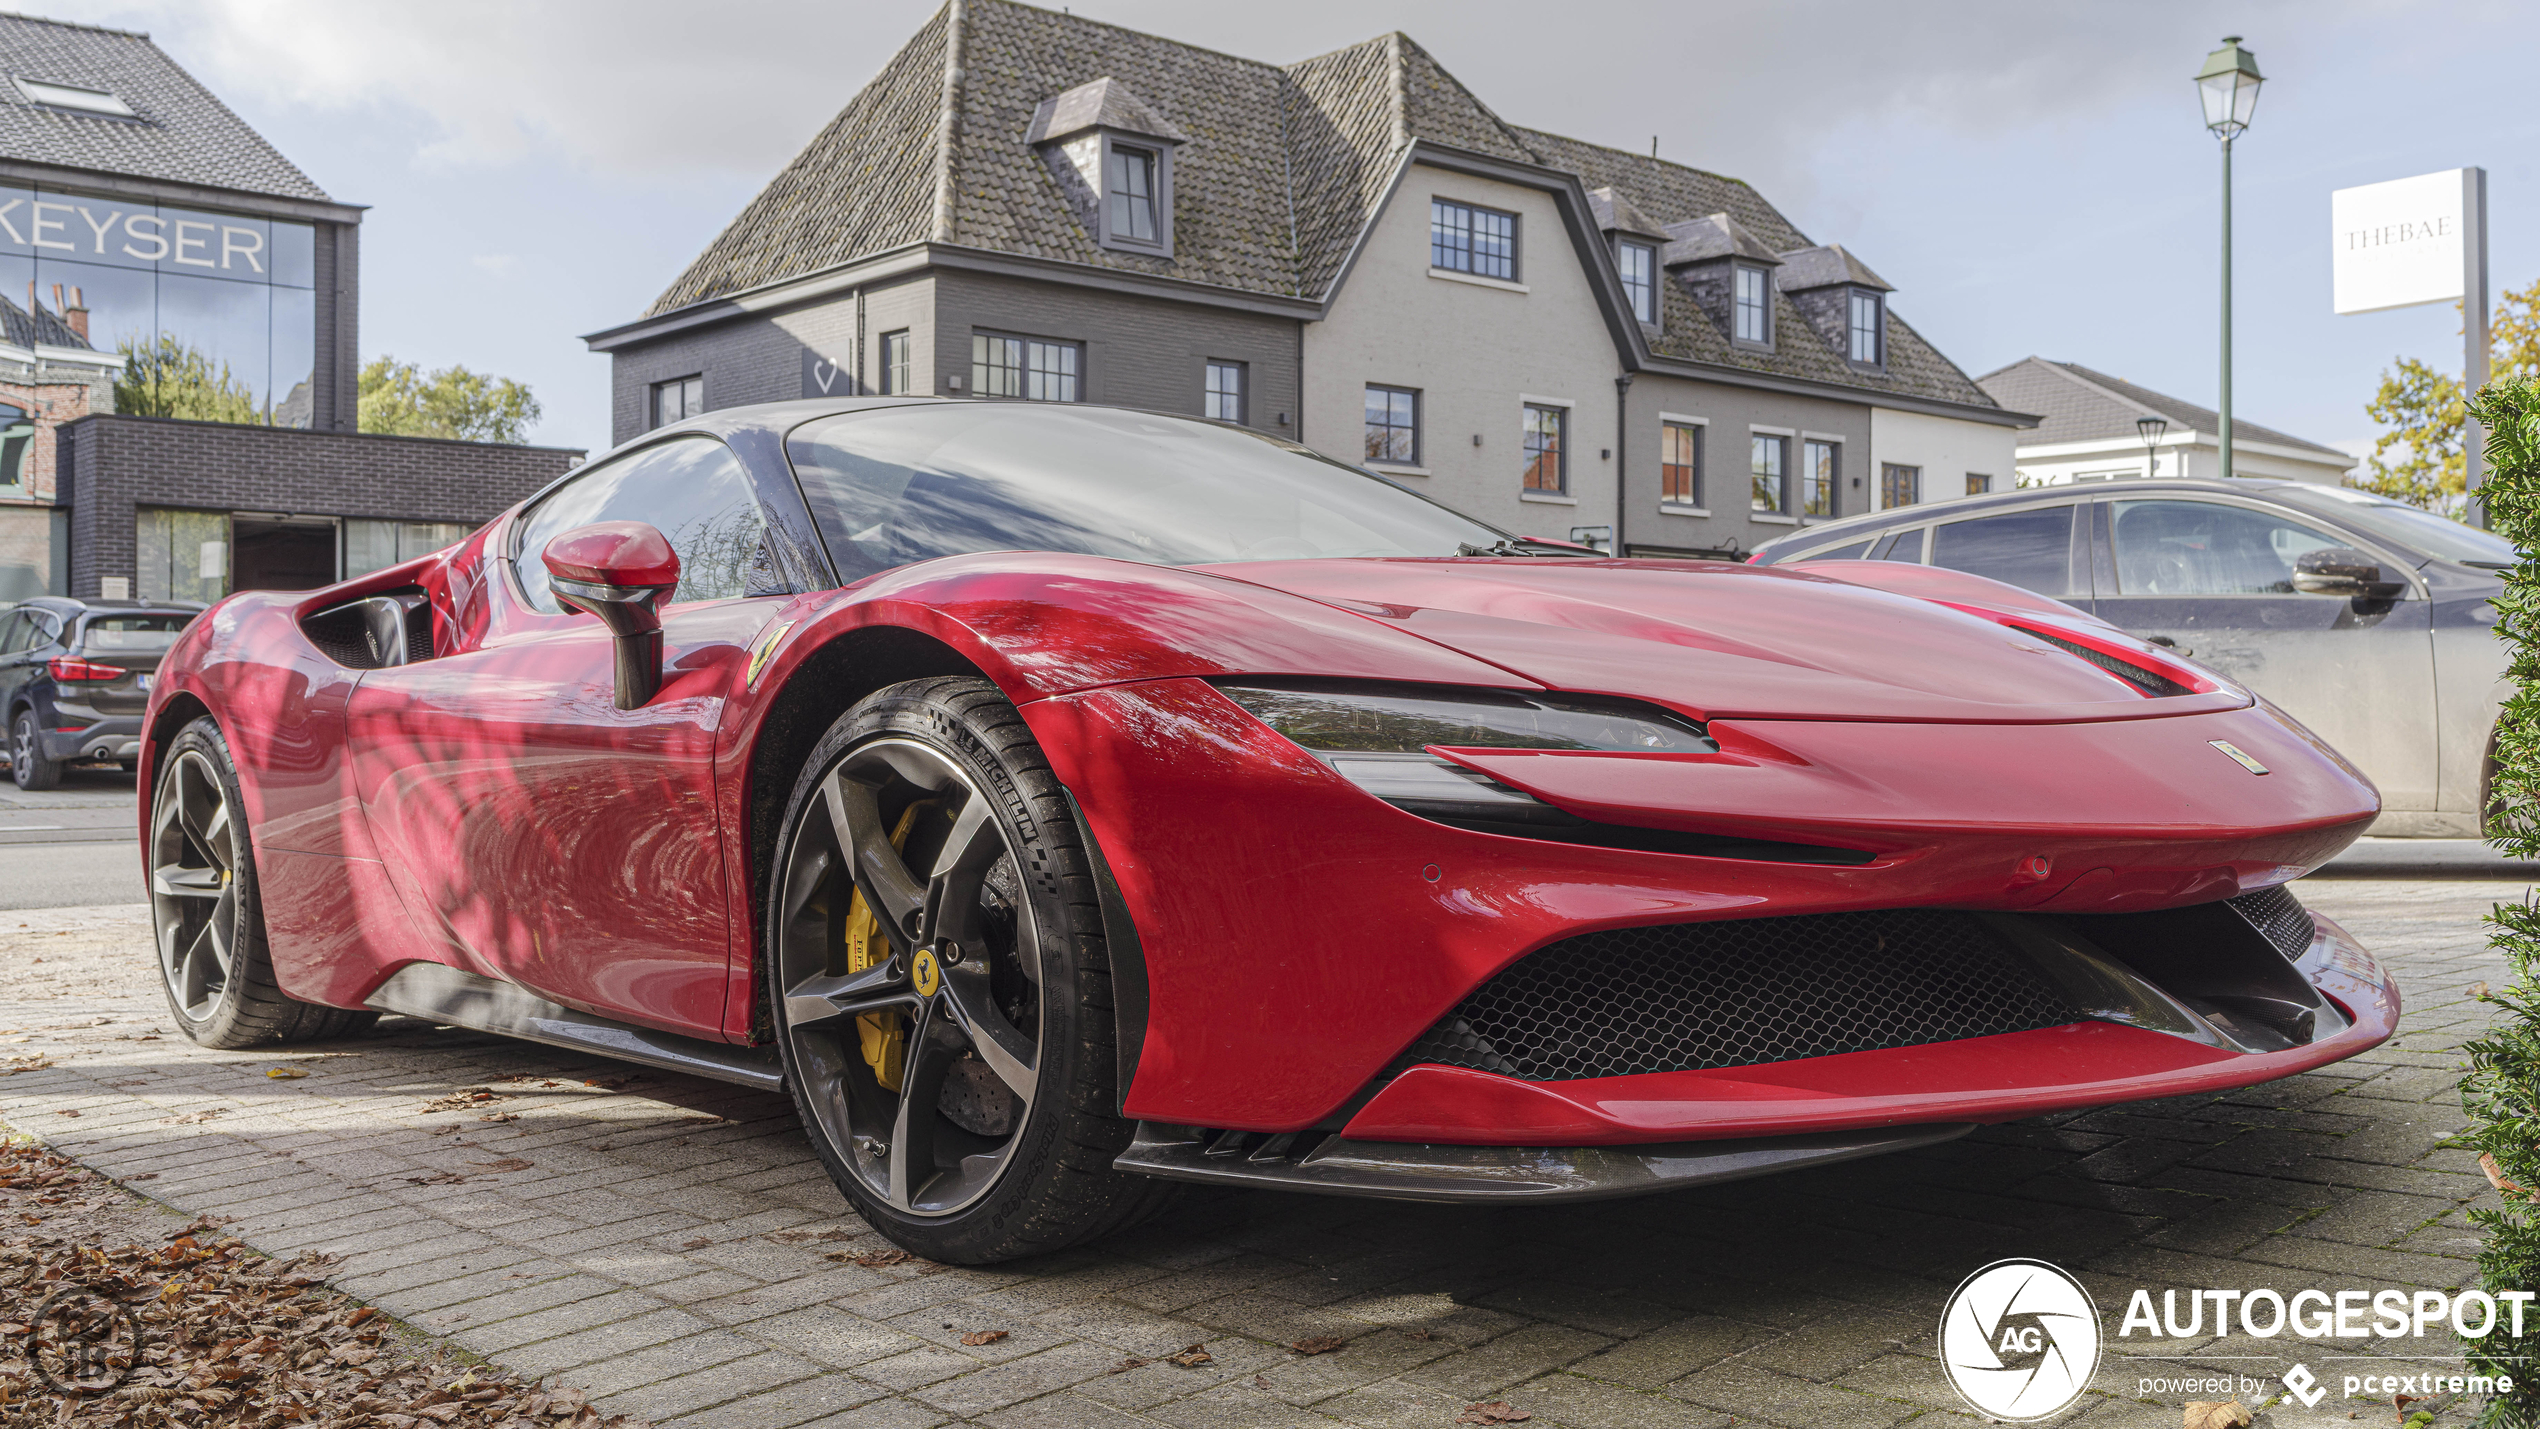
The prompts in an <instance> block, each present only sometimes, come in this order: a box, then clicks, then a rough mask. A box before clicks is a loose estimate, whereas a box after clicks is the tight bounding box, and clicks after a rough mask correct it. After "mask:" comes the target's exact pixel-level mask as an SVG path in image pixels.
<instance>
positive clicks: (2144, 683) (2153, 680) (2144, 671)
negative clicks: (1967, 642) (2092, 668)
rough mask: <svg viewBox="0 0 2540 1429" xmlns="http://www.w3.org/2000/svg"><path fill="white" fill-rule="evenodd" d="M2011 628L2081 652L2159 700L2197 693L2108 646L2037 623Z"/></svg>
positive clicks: (2093, 661)
mask: <svg viewBox="0 0 2540 1429" xmlns="http://www.w3.org/2000/svg"><path fill="white" fill-rule="evenodd" d="M2011 628H2012V629H2013V630H2016V631H2018V632H2020V633H2021V634H2022V635H2026V636H2028V637H2030V638H2031V639H2034V640H2043V641H2045V642H2046V643H2047V644H2049V645H2052V646H2054V647H2055V648H2056V649H2058V650H2062V651H2065V652H2067V653H2069V654H2074V655H2079V656H2080V657H2081V658H2083V659H2085V660H2087V661H2089V662H2090V663H2091V664H2093V665H2096V666H2098V667H2099V668H2100V669H2102V670H2105V671H2107V672H2108V673H2109V674H2111V675H2114V676H2116V677H2117V678H2118V679H2120V680H2123V681H2125V682H2126V683H2127V684H2129V685H2132V686H2134V687H2135V688H2136V689H2138V690H2141V691H2142V692H2143V693H2144V695H2145V696H2146V697H2148V698H2151V699H2156V700H2157V699H2166V698H2168V697H2169V696H2171V695H2192V694H2194V693H2196V692H2195V691H2194V690H2191V689H2189V688H2188V687H2187V686H2185V685H2182V684H2180V683H2179V682H2178V681H2176V680H2173V679H2171V678H2170V677H2169V676H2167V675H2164V674H2162V673H2161V672H2160V671H2158V670H2154V669H2151V668H2150V667H2148V666H2144V665H2137V664H2135V663H2134V662H2133V661H2131V660H2125V659H2121V658H2119V657H2117V656H2115V655H2111V654H2109V653H2108V652H2107V651H2105V650H2096V649H2093V648H2091V647H2090V646H2088V645H2083V644H2080V643H2079V642H2077V641H2072V640H2066V639H2064V638H2062V637H2061V636H2056V635H2049V634H2047V633H2046V632H2045V631H2043V630H2039V629H2037V628H2036V627H2035V626H2030V625H2014V626H2012V627H2011Z"/></svg>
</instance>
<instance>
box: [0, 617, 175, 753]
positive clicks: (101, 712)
mask: <svg viewBox="0 0 2540 1429" xmlns="http://www.w3.org/2000/svg"><path fill="white" fill-rule="evenodd" d="M202 611H203V607H201V606H200V605H196V604H194V603H193V602H191V601H166V602H150V601H137V600H65V599H63V598H61V597H59V596H39V597H37V598H36V599H34V600H30V601H26V602H24V603H22V604H19V605H16V606H12V607H10V608H9V609H7V610H0V714H5V715H6V717H7V722H8V730H9V775H10V777H11V778H13V779H15V780H16V781H17V785H18V787H19V788H21V789H50V788H52V787H53V786H54V785H56V784H59V783H61V782H62V766H64V765H66V764H76V763H115V764H121V765H122V766H123V767H124V768H125V769H127V770H129V769H131V768H133V767H134V765H135V764H136V763H137V762H138V761H139V759H140V757H141V715H142V711H143V709H144V708H146V707H147V706H148V704H149V703H150V675H151V672H152V671H154V670H156V669H158V668H159V657H160V656H161V655H164V654H166V653H167V649H168V647H169V646H171V645H174V644H175V643H176V637H177V634H178V632H180V631H182V630H184V629H185V627H186V626H187V625H189V624H191V623H192V622H193V620H194V617H195V616H197V615H199V614H201V613H202Z"/></svg>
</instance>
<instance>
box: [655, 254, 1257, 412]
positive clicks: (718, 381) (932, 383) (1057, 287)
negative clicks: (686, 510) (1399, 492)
mask: <svg viewBox="0 0 2540 1429" xmlns="http://www.w3.org/2000/svg"><path fill="white" fill-rule="evenodd" d="M861 301H862V303H863V306H864V315H863V324H862V327H863V332H862V340H861V343H859V341H858V334H857V321H856V305H857V302H858V295H857V294H854V293H842V294H839V295H838V296H836V297H833V298H829V299H826V300H824V301H822V302H819V303H814V304H809V305H806V306H804V307H800V308H794V309H791V310H788V311H786V312H782V313H774V314H769V315H766V316H755V315H754V316H748V317H737V318H734V319H732V320H731V321H729V322H722V323H717V324H715V325H714V326H712V327H709V328H704V329H701V330H697V331H693V332H688V333H681V334H677V335H674V336H671V337H666V338H662V339H660V340H658V341H655V342H650V343H644V344H640V345H635V346H629V347H624V348H620V349H618V350H617V352H616V353H615V359H616V360H615V362H614V363H613V364H612V375H611V388H612V390H611V414H610V417H611V420H610V429H611V435H612V437H613V439H614V440H616V441H620V442H623V441H626V440H628V439H629V438H632V437H635V436H638V435H640V434H642V433H643V432H644V431H645V430H646V429H647V428H648V427H649V425H650V423H649V420H648V413H647V411H646V407H647V403H648V402H649V400H650V396H651V392H652V388H653V384H655V383H657V382H667V381H669V380H671V379H672V378H677V377H688V376H700V377H702V378H703V379H704V380H705V400H706V406H707V407H709V408H724V407H739V406H745V405H747V404H749V403H753V402H782V401H791V400H793V399H794V398H797V397H801V396H803V395H804V388H803V365H804V353H805V351H806V349H808V350H809V351H810V352H812V353H813V354H815V355H816V356H818V357H819V358H822V359H825V360H828V361H833V362H842V363H860V366H857V367H856V368H855V369H854V370H855V372H856V375H857V378H858V381H859V383H860V385H859V386H858V387H857V388H856V389H855V390H856V391H859V392H865V393H870V392H875V391H879V390H880V387H881V381H882V370H881V364H882V338H883V337H884V335H885V334H888V333H892V332H899V331H906V332H907V333H908V334H909V338H910V348H911V353H912V360H911V362H910V372H909V379H910V390H911V391H914V392H918V393H922V394H951V393H953V392H955V391H956V390H958V391H960V392H962V393H965V394H966V392H967V390H968V388H969V385H970V336H971V332H972V330H973V329H989V330H993V331H997V332H1009V333H1022V334H1027V335H1030V336H1035V337H1053V338H1063V339H1066V340H1069V341H1073V342H1081V343H1083V344H1084V345H1085V360H1084V368H1083V387H1082V396H1083V398H1084V400H1086V401H1088V402H1108V403H1117V404H1119V405H1122V406H1130V407H1152V408H1156V409H1158V410H1161V411H1167V412H1188V413H1190V414H1191V415H1193V416H1197V415H1199V413H1200V410H1201V402H1200V393H1201V382H1202V377H1203V373H1202V368H1203V366H1204V365H1205V364H1206V363H1207V362H1208V361H1210V360H1211V359H1216V360H1219V361H1232V362H1241V363H1243V364H1245V366H1246V368H1247V370H1248V373H1249V377H1250V380H1251V384H1252V390H1251V392H1250V393H1249V394H1248V396H1249V419H1250V421H1251V424H1252V425H1253V426H1256V427H1259V428H1260V429H1262V430H1263V431H1268V432H1276V433H1281V434H1283V435H1287V436H1294V435H1295V434H1296V430H1297V427H1296V423H1297V408H1298V395H1297V394H1298V377H1297V323H1296V321H1295V320H1294V319H1291V318H1275V317H1262V316H1258V315H1254V314H1249V313H1234V312H1226V311H1223V310H1220V309H1216V308H1207V307H1201V306H1199V305H1197V304H1193V303H1180V302H1173V301H1170V300H1168V299H1161V298H1145V297H1133V296H1129V295H1126V294H1121V293H1111V292H1104V291H1101V290H1098V289H1090V288H1078V287H1072V286H1068V285H1064V284H1058V283H1041V282H1034V281H1032V280H1029V279H1023V278H1006V277H999V276H995V275H990V274H982V273H968V272H958V271H952V270H936V271H933V272H930V273H926V274H921V275H919V276H917V277H914V278H907V279H902V280H900V281H898V282H896V283H893V284H890V285H888V286H882V287H872V288H867V289H865V290H864V291H863V293H862V295H861ZM949 378H959V379H960V387H959V389H955V388H954V387H953V386H951V385H950V383H949V382H948V381H947V379H949ZM1282 413H1285V414H1286V415H1287V418H1288V422H1287V425H1285V426H1281V425H1280V424H1279V420H1278V418H1279V416H1280V414H1282Z"/></svg>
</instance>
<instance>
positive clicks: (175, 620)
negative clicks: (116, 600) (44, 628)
mask: <svg viewBox="0 0 2540 1429" xmlns="http://www.w3.org/2000/svg"><path fill="white" fill-rule="evenodd" d="M193 621H194V617H193V616H192V615H92V616H90V617H89V618H88V634H87V635H86V637H84V638H85V640H86V642H87V643H86V645H85V646H84V648H85V649H86V650H87V651H88V652H89V653H91V654H97V655H106V654H112V655H156V654H159V653H160V652H162V651H164V650H166V649H167V648H168V647H169V646H171V645H174V644H175V643H176V637H177V636H179V635H181V634H183V633H184V631H185V627H186V626H188V625H190V624H192V623H193Z"/></svg>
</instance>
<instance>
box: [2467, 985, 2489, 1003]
mask: <svg viewBox="0 0 2540 1429" xmlns="http://www.w3.org/2000/svg"><path fill="white" fill-rule="evenodd" d="M2469 995H2470V996H2472V997H2474V998H2477V999H2478V1000H2479V1001H2481V1002H2485V1001H2486V1000H2487V984H2485V983H2483V982H2474V983H2471V984H2470V985H2469Z"/></svg>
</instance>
